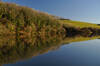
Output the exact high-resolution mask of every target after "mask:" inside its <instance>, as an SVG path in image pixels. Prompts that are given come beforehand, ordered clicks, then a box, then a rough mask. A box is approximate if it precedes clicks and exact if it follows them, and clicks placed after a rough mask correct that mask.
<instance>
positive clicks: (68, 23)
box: [60, 20, 100, 28]
mask: <svg viewBox="0 0 100 66" xmlns="http://www.w3.org/2000/svg"><path fill="white" fill-rule="evenodd" d="M60 23H61V24H64V25H65V26H70V27H76V28H88V27H91V28H100V26H99V25H97V24H93V23H88V22H81V21H72V20H60Z"/></svg>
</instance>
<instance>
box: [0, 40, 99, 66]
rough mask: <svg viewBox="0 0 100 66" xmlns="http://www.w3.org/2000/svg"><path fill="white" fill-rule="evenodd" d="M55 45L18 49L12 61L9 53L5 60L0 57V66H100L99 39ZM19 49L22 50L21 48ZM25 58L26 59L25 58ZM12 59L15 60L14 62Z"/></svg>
mask: <svg viewBox="0 0 100 66" xmlns="http://www.w3.org/2000/svg"><path fill="white" fill-rule="evenodd" d="M47 43H48V42H47ZM57 44H58V43H57ZM57 44H56V45H57ZM47 45H48V44H47ZM56 45H53V46H50V45H48V46H47V48H46V47H45V46H43V45H42V47H39V48H35V49H28V48H27V49H24V50H21V49H20V50H21V52H20V50H17V53H18V54H16V53H14V55H13V56H14V57H13V59H11V58H12V57H11V56H12V55H11V56H9V55H10V52H9V53H8V54H7V55H8V56H7V55H5V56H7V58H5V57H4V58H5V60H4V58H3V57H0V58H1V59H3V60H1V61H3V63H1V65H2V66H99V65H100V39H93V40H87V41H81V42H78V41H77V42H72V43H71V41H70V43H68V44H62V45H59V46H56ZM20 47H21V48H23V47H22V46H20ZM49 47H50V48H49ZM29 48H34V47H29ZM44 48H46V49H47V50H45V49H44ZM29 50H30V51H29ZM31 50H32V51H31ZM33 50H34V51H33ZM22 51H23V52H22ZM27 51H28V52H27ZM25 52H26V53H25ZM32 52H34V53H32ZM4 54H5V53H4ZM28 54H29V55H28ZM18 55H20V56H18ZM16 56H17V57H16ZM27 56H28V58H26V57H27ZM8 57H9V58H8ZM10 57H11V58H10ZM14 59H15V60H16V59H17V60H16V61H15V60H14ZM11 60H12V61H11ZM10 61H11V62H10ZM5 62H6V63H5Z"/></svg>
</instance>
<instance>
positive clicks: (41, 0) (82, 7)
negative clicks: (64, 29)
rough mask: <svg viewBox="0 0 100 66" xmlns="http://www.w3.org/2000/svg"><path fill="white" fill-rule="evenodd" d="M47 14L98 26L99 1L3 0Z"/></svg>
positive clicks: (99, 21) (99, 16) (99, 15)
mask: <svg viewBox="0 0 100 66" xmlns="http://www.w3.org/2000/svg"><path fill="white" fill-rule="evenodd" d="M3 1H4V2H13V3H17V4H19V5H23V6H28V7H31V8H34V9H36V10H40V11H43V12H48V13H49V14H53V15H57V16H61V17H64V18H69V19H72V20H78V21H85V22H91V23H98V24H100V0H3Z"/></svg>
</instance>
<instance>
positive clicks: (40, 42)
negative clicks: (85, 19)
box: [0, 36, 99, 65]
mask: <svg viewBox="0 0 100 66" xmlns="http://www.w3.org/2000/svg"><path fill="white" fill-rule="evenodd" d="M96 38H99V36H95V37H82V36H76V37H69V38H64V37H60V36H52V37H49V36H48V37H39V36H34V37H27V36H26V37H22V36H17V37H16V36H0V65H3V64H8V63H15V62H17V61H21V60H25V59H26V60H27V59H29V58H32V57H33V56H38V55H40V54H44V53H47V52H48V51H51V50H52V51H53V50H56V49H57V48H59V47H60V46H61V45H64V44H69V43H71V42H79V41H86V40H92V39H96Z"/></svg>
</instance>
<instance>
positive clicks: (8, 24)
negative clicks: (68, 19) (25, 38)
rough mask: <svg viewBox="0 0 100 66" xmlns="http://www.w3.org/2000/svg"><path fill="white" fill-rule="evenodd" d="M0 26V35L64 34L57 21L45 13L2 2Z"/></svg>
mask: <svg viewBox="0 0 100 66" xmlns="http://www.w3.org/2000/svg"><path fill="white" fill-rule="evenodd" d="M0 26H3V27H1V28H0V32H1V33H2V32H3V33H11V32H12V33H17V34H29V35H30V34H34V33H35V34H36V33H37V34H38V35H41V34H44V33H47V34H51V33H52V34H53V35H54V34H61V33H62V32H64V30H63V28H62V26H61V25H60V24H59V22H58V20H57V19H55V18H53V17H52V16H51V15H49V14H47V13H43V12H40V11H36V10H34V9H32V8H28V7H23V6H19V5H16V4H11V3H3V2H0ZM3 30H7V32H6V31H5V32H4V31H3ZM60 30H62V31H60Z"/></svg>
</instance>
